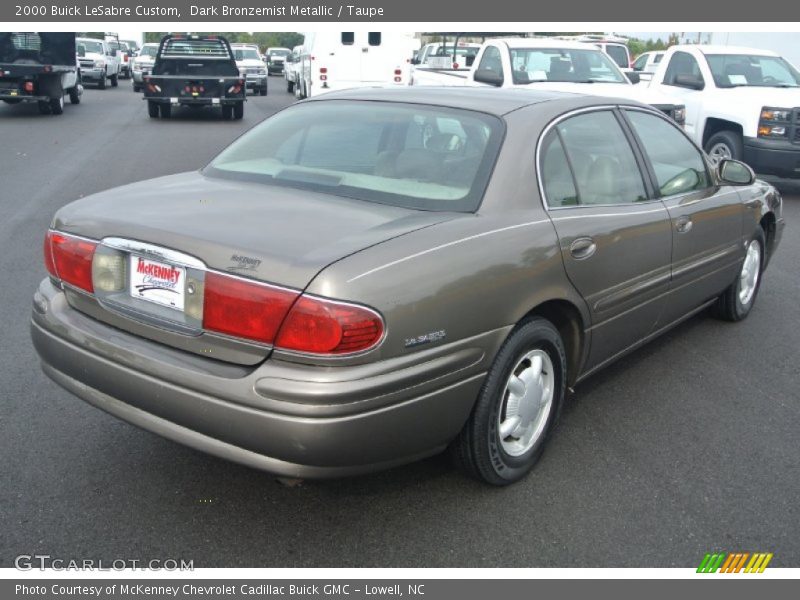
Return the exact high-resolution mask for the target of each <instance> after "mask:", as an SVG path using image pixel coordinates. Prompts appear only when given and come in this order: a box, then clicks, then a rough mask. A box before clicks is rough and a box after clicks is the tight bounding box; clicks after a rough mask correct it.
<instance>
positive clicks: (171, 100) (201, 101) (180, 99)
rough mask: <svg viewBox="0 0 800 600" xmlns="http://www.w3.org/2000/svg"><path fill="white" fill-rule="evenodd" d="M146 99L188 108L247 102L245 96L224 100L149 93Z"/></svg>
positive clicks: (145, 96)
mask: <svg viewBox="0 0 800 600" xmlns="http://www.w3.org/2000/svg"><path fill="white" fill-rule="evenodd" d="M144 99H145V100H149V101H150V102H156V103H158V104H173V105H178V104H185V105H187V106H189V105H194V106H220V105H225V104H238V103H240V102H244V101H245V97H244V96H243V95H242V96H233V97H223V98H192V97H190V96H177V97H167V96H148V95H147V93H145V95H144Z"/></svg>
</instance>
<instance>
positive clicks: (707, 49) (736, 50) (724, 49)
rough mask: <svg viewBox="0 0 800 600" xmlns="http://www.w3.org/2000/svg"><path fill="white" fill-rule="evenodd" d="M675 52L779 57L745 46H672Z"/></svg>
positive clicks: (776, 54) (773, 53) (771, 52)
mask: <svg viewBox="0 0 800 600" xmlns="http://www.w3.org/2000/svg"><path fill="white" fill-rule="evenodd" d="M673 48H675V49H676V50H690V49H692V48H696V49H697V50H699V51H700V52H702V53H703V54H754V55H756V56H780V54H778V53H777V52H773V51H772V50H763V49H761V48H747V47H745V46H719V45H714V44H683V45H680V46H673Z"/></svg>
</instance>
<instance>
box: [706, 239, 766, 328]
mask: <svg viewBox="0 0 800 600" xmlns="http://www.w3.org/2000/svg"><path fill="white" fill-rule="evenodd" d="M765 247H766V244H765V243H764V231H763V230H762V229H761V227H759V228H758V229H757V230H756V233H755V234H754V235H753V239H751V240H750V241H749V242H748V243H747V250H746V251H745V255H744V261H743V262H742V267H741V269H739V274H738V275H737V277H736V280H735V281H734V282H733V283H732V284H731V285H730V286H728V289H726V290H725V291H724V292H722V295H720V297H719V299H718V300H717V304H716V306H715V309H716V313H717V316H718V317H720V318H721V319H724V320H726V321H741V320H742V319H744V318H745V317H747V315H749V314H750V310H751V309H752V308H753V305H754V304H755V302H756V296H757V295H758V289H759V287H760V286H761V271H762V269H763V268H764V263H765V256H764V248H765Z"/></svg>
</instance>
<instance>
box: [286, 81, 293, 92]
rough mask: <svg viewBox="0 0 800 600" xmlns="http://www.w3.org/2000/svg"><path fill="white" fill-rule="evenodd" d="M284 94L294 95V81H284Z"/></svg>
mask: <svg viewBox="0 0 800 600" xmlns="http://www.w3.org/2000/svg"><path fill="white" fill-rule="evenodd" d="M286 92H287V93H289V94H293V93H294V81H290V80H288V79H287V80H286Z"/></svg>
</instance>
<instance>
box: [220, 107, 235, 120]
mask: <svg viewBox="0 0 800 600" xmlns="http://www.w3.org/2000/svg"><path fill="white" fill-rule="evenodd" d="M232 116H233V106H231V105H230V104H223V105H222V120H223V121H227V120H229V119H230V118H231V117H232Z"/></svg>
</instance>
